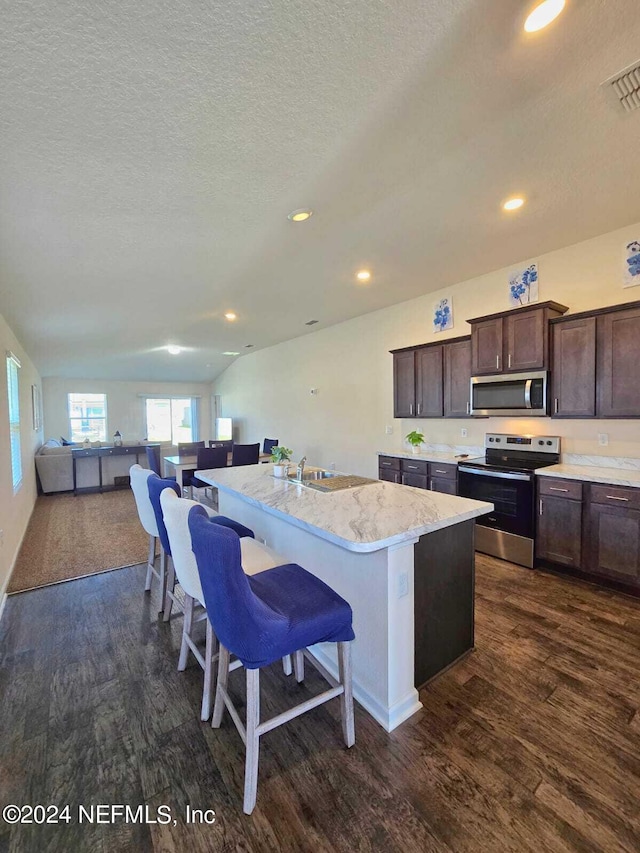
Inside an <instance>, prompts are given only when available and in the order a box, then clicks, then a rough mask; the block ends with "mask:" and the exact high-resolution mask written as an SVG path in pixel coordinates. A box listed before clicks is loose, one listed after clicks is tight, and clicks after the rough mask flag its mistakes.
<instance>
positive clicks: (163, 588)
mask: <svg viewBox="0 0 640 853" xmlns="http://www.w3.org/2000/svg"><path fill="white" fill-rule="evenodd" d="M166 594H167V554H166V551H165V550H164V548H163V547H162V545H160V602H161V604H160V609H161V612H162V608H163V607H164V599H165V596H166Z"/></svg>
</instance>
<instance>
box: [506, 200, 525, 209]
mask: <svg viewBox="0 0 640 853" xmlns="http://www.w3.org/2000/svg"><path fill="white" fill-rule="evenodd" d="M523 204H524V199H523V198H519V197H518V198H510V199H507V201H505V203H504V204H503V205H502V209H503V210H518V209H519V208H521V207H522V205H523Z"/></svg>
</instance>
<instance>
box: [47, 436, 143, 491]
mask: <svg viewBox="0 0 640 853" xmlns="http://www.w3.org/2000/svg"><path fill="white" fill-rule="evenodd" d="M124 443H125V444H128V445H136V444H140V442H139V441H126V442H124ZM82 446H83V445H81V444H69V445H65V446H64V447H63V446H62V444H61V443H60V442H59V441H57V439H55V438H50V439H49V440H48V441H46V442H45V443H44V444H43V445H42V447H40V449H39V450H38V451H37V452H36V455H35V460H36V471H37V474H38V478H39V481H40V487H41V489H42V491H43V493H44V494H45V495H50V494H54V493H55V492H69V491H72V489H73V459H72V456H71V450H72V449H73V448H74V447H82ZM94 446H98V445H94ZM135 461H136V460H135V456H134V457H133V458H131V457H130V456H117V457H115V456H114V457H113V458H109V459H103V463H102V465H103V467H102V479H103V484H104V485H105V486H109V485H113V478H114V477H118V476H126V475H127V474H128V473H129V468H130V466H131V465H132V464H133V463H134V462H135ZM140 464H141V465H143V466H146V464H147V461H146V459H143V457H142V456H141V457H140ZM76 478H77V487H78V489H86V488H92V487H94V488H97V487H98V485H99V474H98V459H97V457H95V456H94V457H86V458H82V457H81V458H79V459H77V460H76Z"/></svg>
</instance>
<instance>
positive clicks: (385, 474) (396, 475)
mask: <svg viewBox="0 0 640 853" xmlns="http://www.w3.org/2000/svg"><path fill="white" fill-rule="evenodd" d="M378 479H379V480H386V481H387V483H399V482H400V471H392V470H391V469H389V468H378Z"/></svg>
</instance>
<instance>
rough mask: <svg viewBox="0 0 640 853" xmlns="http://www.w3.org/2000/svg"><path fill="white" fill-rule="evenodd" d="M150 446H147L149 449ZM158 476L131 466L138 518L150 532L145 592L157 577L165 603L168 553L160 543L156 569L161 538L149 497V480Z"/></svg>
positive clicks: (132, 488) (139, 466)
mask: <svg viewBox="0 0 640 853" xmlns="http://www.w3.org/2000/svg"><path fill="white" fill-rule="evenodd" d="M149 449H150V448H148V447H147V450H149ZM152 476H153V477H155V476H157V475H156V474H155V473H154V472H153V471H150V470H149V469H148V468H143V467H142V466H141V465H137V464H136V465H132V466H131V468H129V478H130V482H131V491H132V492H133V497H134V499H135V502H136V508H137V510H138V518H139V519H140V524H141V525H142V527H143V528H144V530H145V532H146V533H148V534H149V555H148V557H147V576H146V579H145V584H144V589H145V592H149V590H150V589H151V582H152V580H153V577H154V576H155V577H157V578H158V580H159V581H160V594H161V602H162V605H161V606H163V605H164V599H165V579H166V562H167V555H166V553H165V550H164V548H163V547H162V542H161V543H160V568H159V569H156V566H155V554H156V539H158V540H159V539H160V534H159V531H158V522H157V520H156V514H155V512H154V509H153V505H152V504H151V498H150V497H149V487H148V480H149V477H152Z"/></svg>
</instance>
